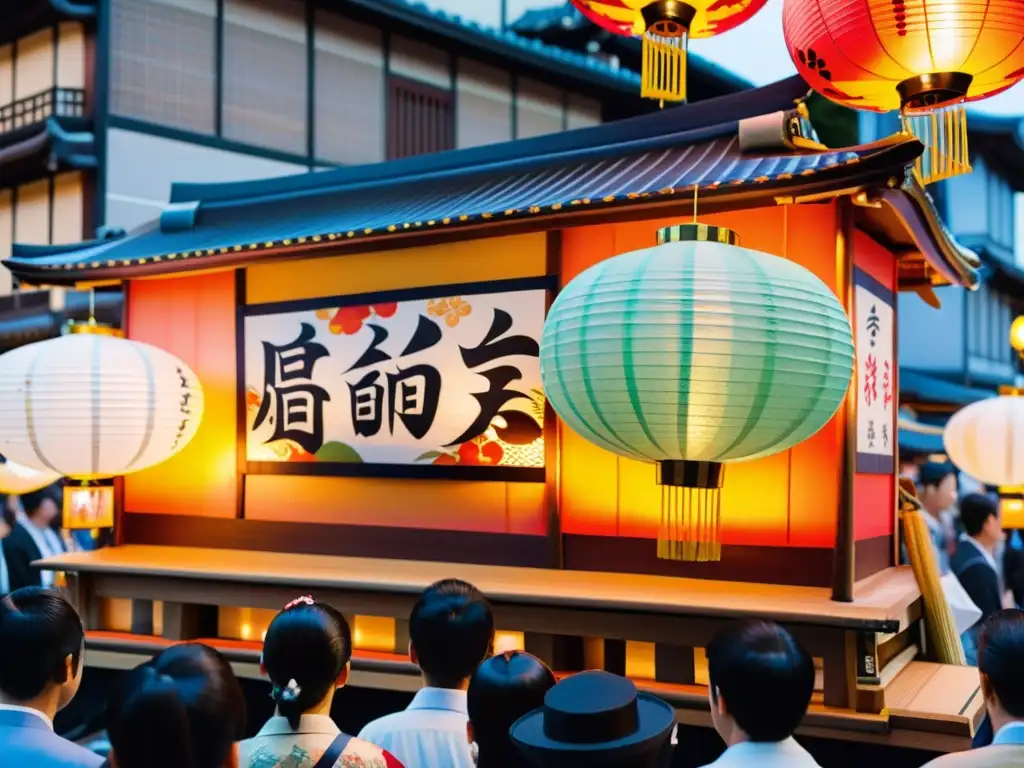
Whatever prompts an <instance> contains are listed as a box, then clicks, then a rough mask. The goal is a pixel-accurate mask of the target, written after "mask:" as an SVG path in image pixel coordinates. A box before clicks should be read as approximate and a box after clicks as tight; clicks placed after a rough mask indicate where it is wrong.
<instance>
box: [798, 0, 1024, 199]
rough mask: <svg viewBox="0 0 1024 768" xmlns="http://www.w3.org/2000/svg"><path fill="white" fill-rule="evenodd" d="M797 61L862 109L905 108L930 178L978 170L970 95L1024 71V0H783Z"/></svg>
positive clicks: (813, 82) (985, 92)
mask: <svg viewBox="0 0 1024 768" xmlns="http://www.w3.org/2000/svg"><path fill="white" fill-rule="evenodd" d="M782 26H783V32H784V33H785V36H786V45H787V47H788V48H789V53H790V56H791V57H792V58H793V63H794V64H796V68H797V70H798V71H799V72H800V74H801V75H802V76H803V78H804V79H805V80H806V81H807V82H808V84H810V86H811V87H812V88H814V89H815V90H816V91H818V93H820V94H822V95H823V96H825V97H827V98H829V99H831V100H832V101H835V102H838V103H840V104H843V105H844V106H847V107H853V108H854V109H863V110H870V111H874V112H888V111H890V110H893V109H898V110H900V114H901V116H902V118H903V125H904V129H905V130H907V131H909V132H911V133H913V134H914V135H915V136H917V137H918V138H920V139H921V140H922V141H923V142H924V143H925V144H926V145H927V146H928V151H927V152H925V154H924V155H923V156H922V158H921V159H920V160H919V161H918V169H917V170H918V173H919V174H920V175H921V178H922V180H923V181H924V182H926V183H927V182H930V181H937V180H939V179H943V178H948V177H950V176H955V175H957V174H960V173H967V172H969V171H970V161H969V156H968V152H967V128H966V122H965V121H966V115H965V113H964V102H966V101H975V100H978V99H984V98H987V97H989V96H992V95H994V94H996V93H999V92H1000V91H1004V90H1006V89H1007V88H1010V87H1011V86H1013V85H1015V84H1016V83H1017V82H1019V81H1020V80H1021V79H1022V78H1024V2H1022V0H785V4H784V6H783V12H782Z"/></svg>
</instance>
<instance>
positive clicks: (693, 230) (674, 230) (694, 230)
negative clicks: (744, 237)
mask: <svg viewBox="0 0 1024 768" xmlns="http://www.w3.org/2000/svg"><path fill="white" fill-rule="evenodd" d="M685 242H701V243H725V244H726V245H739V244H740V236H739V235H737V234H736V233H735V232H734V231H733V230H731V229H729V228H728V227H715V226H712V225H710V224H676V225H674V226H671V227H662V228H661V229H659V230H658V245H664V244H665V243H685Z"/></svg>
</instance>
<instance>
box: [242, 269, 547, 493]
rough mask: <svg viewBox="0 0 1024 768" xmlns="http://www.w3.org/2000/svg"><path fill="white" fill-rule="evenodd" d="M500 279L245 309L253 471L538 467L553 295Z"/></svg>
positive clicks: (363, 471)
mask: <svg viewBox="0 0 1024 768" xmlns="http://www.w3.org/2000/svg"><path fill="white" fill-rule="evenodd" d="M519 282H520V283H522V282H523V281H519ZM532 282H533V283H535V282H536V281H532ZM494 287H495V286H494V284H488V285H483V286H481V285H478V286H476V287H475V288H474V286H454V287H452V288H447V289H446V288H437V289H430V291H429V293H430V294H431V295H424V294H425V293H428V291H425V290H420V291H401V292H396V293H394V294H375V295H374V296H372V297H362V298H363V299H372V300H368V301H365V303H363V301H361V300H360V299H361V297H339V298H335V299H317V300H315V301H305V302H292V303H290V304H287V305H262V306H261V305H256V306H251V307H248V308H247V309H246V312H247V316H246V317H245V319H244V369H245V374H244V375H245V379H244V385H245V386H244V392H245V409H246V437H245V439H246V455H247V458H248V463H249V471H250V472H253V471H255V472H261V471H267V472H282V471H283V472H289V473H296V474H360V475H373V474H384V475H388V476H393V475H401V474H404V473H403V471H402V470H401V467H413V468H415V471H414V472H412V473H411V474H414V475H415V476H430V475H431V474H432V473H433V474H437V475H442V474H448V475H450V474H451V471H450V470H449V471H445V470H442V469H441V468H442V467H444V468H461V467H473V468H475V470H474V474H475V475H476V476H480V472H481V470H482V468H485V467H492V468H493V467H502V468H518V469H533V470H535V473H536V472H537V471H539V472H541V473H542V472H543V467H544V439H543V425H544V405H545V401H544V395H543V393H542V390H541V383H540V364H539V352H540V345H539V342H540V337H541V330H542V328H543V324H544V312H545V304H546V298H547V292H546V290H545V289H544V288H524V289H522V290H503V291H495V290H494ZM474 290H476V291H477V292H474ZM485 290H486V292H484V291H485ZM354 301H355V302H359V303H353V302H354ZM375 466H376V467H378V468H379V469H380V470H381V471H380V472H374V471H373V469H372V468H373V467H375ZM484 474H485V475H486V473H484ZM495 476H496V478H497V476H502V479H513V478H509V477H508V472H507V471H503V472H497V473H496V475H495ZM522 479H537V478H527V477H525V476H524V477H523V478H522Z"/></svg>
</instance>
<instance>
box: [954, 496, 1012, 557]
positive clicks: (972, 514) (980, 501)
mask: <svg viewBox="0 0 1024 768" xmlns="http://www.w3.org/2000/svg"><path fill="white" fill-rule="evenodd" d="M960 522H961V523H962V524H963V526H964V532H965V533H966V534H967V535H968V536H970V537H971V538H973V539H977V540H978V541H979V542H980V543H982V544H984V545H986V546H988V547H993V546H995V544H996V543H998V542H999V540H1000V539H1002V538H1003V526H1002V523H1001V522H1000V520H999V504H998V502H996V500H995V499H993V498H992V497H990V496H986V495H983V494H980V493H972V494H970V495H968V496H964V497H963V499H961V501H960Z"/></svg>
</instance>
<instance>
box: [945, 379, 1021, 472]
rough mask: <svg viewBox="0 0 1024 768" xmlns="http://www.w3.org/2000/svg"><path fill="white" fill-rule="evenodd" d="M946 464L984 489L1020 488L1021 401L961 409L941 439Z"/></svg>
mask: <svg viewBox="0 0 1024 768" xmlns="http://www.w3.org/2000/svg"><path fill="white" fill-rule="evenodd" d="M942 440H943V442H944V443H945V446H946V453H947V454H948V455H949V458H950V460H951V461H952V462H953V463H954V464H956V466H957V467H959V468H960V469H962V470H963V471H964V472H966V473H967V474H969V475H971V476H972V477H975V478H977V479H978V480H980V481H982V482H983V483H987V484H988V485H1024V398H1022V397H1012V396H1001V397H990V398H988V399H987V400H981V401H979V402H977V403H972V404H971V405H968V406H967V407H966V408H961V409H960V410H959V411H957V412H956V413H954V414H953V417H952V418H951V419H950V420H949V422H948V423H947V424H946V431H945V433H944V434H943V436H942Z"/></svg>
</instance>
